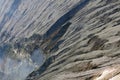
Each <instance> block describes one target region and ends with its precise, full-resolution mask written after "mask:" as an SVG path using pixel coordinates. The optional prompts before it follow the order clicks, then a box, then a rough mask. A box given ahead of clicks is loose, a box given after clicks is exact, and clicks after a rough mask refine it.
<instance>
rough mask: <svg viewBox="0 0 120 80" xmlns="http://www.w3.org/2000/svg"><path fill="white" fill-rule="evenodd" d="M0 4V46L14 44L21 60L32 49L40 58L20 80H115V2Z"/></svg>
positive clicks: (118, 22)
mask: <svg viewBox="0 0 120 80" xmlns="http://www.w3.org/2000/svg"><path fill="white" fill-rule="evenodd" d="M12 1H13V2H12ZM0 5H2V7H1V12H0V15H1V16H2V18H1V19H0V39H1V40H0V42H1V45H2V44H3V43H7V44H8V43H9V44H12V45H13V44H14V45H13V47H14V48H16V47H15V45H17V46H18V44H19V45H20V46H21V47H17V48H16V49H17V50H19V52H20V51H23V52H24V54H25V53H26V55H28V56H27V58H28V57H29V56H31V55H32V52H34V50H36V49H41V50H42V51H43V53H44V54H45V61H44V62H43V64H42V65H41V66H40V67H39V68H38V69H36V70H34V71H33V72H32V73H31V74H30V75H28V77H27V78H26V80H120V56H119V54H120V50H119V49H120V28H119V27H120V14H119V12H120V0H19V1H17V0H11V1H9V0H6V1H4V0H2V4H0ZM10 51H13V48H10ZM10 54H11V55H12V52H10ZM24 54H23V55H24ZM18 57H19V55H18ZM25 58H26V57H25Z"/></svg>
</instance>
